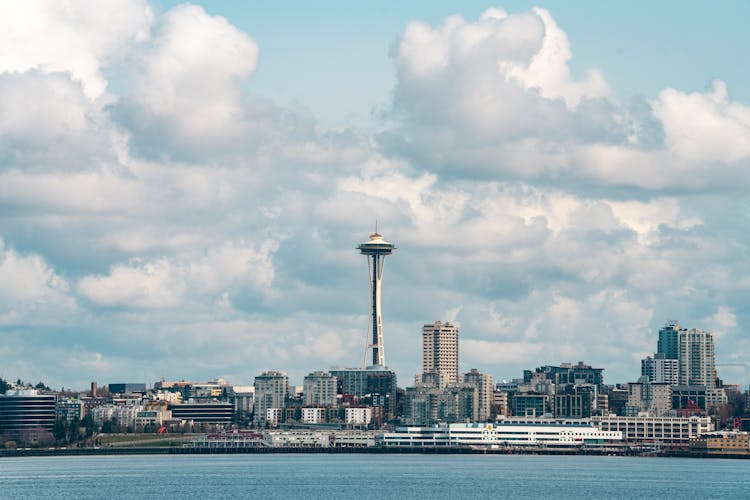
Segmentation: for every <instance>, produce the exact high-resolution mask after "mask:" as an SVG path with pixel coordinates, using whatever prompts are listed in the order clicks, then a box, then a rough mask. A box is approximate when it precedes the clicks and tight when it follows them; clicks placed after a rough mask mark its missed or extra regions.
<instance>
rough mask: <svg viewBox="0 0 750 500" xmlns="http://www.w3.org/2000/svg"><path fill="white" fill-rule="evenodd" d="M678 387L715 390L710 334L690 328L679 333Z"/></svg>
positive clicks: (714, 370) (712, 339) (712, 346)
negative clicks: (698, 387) (701, 387)
mask: <svg viewBox="0 0 750 500" xmlns="http://www.w3.org/2000/svg"><path fill="white" fill-rule="evenodd" d="M678 360H679V377H678V378H679V383H680V385H705V386H706V388H707V389H715V388H716V365H715V364H714V336H713V334H712V333H711V332H706V331H704V330H698V329H696V328H691V329H690V330H682V331H680V335H679V338H678Z"/></svg>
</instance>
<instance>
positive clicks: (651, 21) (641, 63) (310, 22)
mask: <svg viewBox="0 0 750 500" xmlns="http://www.w3.org/2000/svg"><path fill="white" fill-rule="evenodd" d="M178 4H179V2H163V1H161V2H155V3H154V5H155V7H156V8H157V9H158V10H160V11H166V10H168V9H169V8H170V7H172V6H174V5H178ZM201 5H203V6H204V7H205V9H206V11H207V12H209V13H211V14H218V15H221V16H225V17H227V18H228V19H229V20H231V21H232V23H233V24H235V25H236V26H238V27H240V28H241V29H243V30H245V31H246V32H248V33H250V34H252V35H253V37H254V38H255V39H256V40H257V41H258V42H259V43H260V45H261V60H260V64H259V70H258V73H257V75H255V77H254V78H253V81H252V83H251V89H252V91H253V92H255V93H257V94H259V95H264V96H268V97H271V98H273V99H276V100H278V101H279V102H282V103H288V102H297V103H301V104H303V105H305V106H307V107H309V108H310V109H312V110H313V111H314V112H315V113H316V116H317V117H318V118H319V119H320V120H321V121H323V122H325V123H327V124H330V125H332V126H337V125H341V124H346V123H349V122H353V121H355V122H357V125H359V126H372V123H371V120H370V118H371V111H372V108H373V106H375V105H378V104H383V103H384V102H386V101H387V99H388V95H389V90H390V88H391V87H392V86H393V83H394V81H395V75H394V70H393V62H392V60H391V58H390V57H389V47H390V46H391V45H392V44H393V43H394V41H395V40H396V39H397V37H398V35H399V33H400V32H401V31H402V30H403V29H404V27H405V25H406V24H407V23H408V22H409V21H412V20H416V19H419V20H423V21H425V22H428V23H431V24H438V23H440V22H441V21H442V20H443V18H445V17H446V16H449V15H452V14H461V15H463V16H464V17H466V18H467V19H475V18H477V17H478V16H479V15H480V14H481V13H482V12H483V11H484V10H486V9H487V8H488V7H491V6H494V5H496V6H498V7H502V8H504V9H505V10H507V11H508V12H523V11H527V10H529V9H531V8H532V7H534V6H537V5H539V6H542V7H544V8H546V9H548V10H549V11H550V13H551V14H552V15H553V16H554V17H555V19H556V20H557V22H558V23H559V24H560V25H561V26H562V27H563V28H564V29H565V31H566V33H567V35H568V37H569V39H570V42H571V45H572V48H573V58H572V60H571V68H572V70H573V72H574V73H575V74H578V75H580V74H582V73H583V72H584V71H585V70H586V69H587V68H589V67H592V66H594V67H598V68H600V69H602V71H603V72H604V73H605V74H606V75H607V76H608V79H609V81H610V83H611V85H612V86H613V88H614V90H615V91H616V93H617V95H618V96H619V97H620V98H621V99H629V98H630V97H631V96H632V95H634V94H637V95H645V96H654V95H655V94H657V93H658V92H659V91H660V90H661V89H663V88H665V87H669V86H675V87H677V88H679V89H681V90H685V91H693V90H702V89H703V88H704V87H706V86H707V85H709V84H710V82H711V81H712V80H714V79H715V78H721V79H722V80H724V81H726V82H727V84H728V85H729V86H730V88H731V89H732V95H733V96H734V97H736V98H738V99H743V100H745V101H747V99H748V98H750V94H748V92H749V91H748V90H747V89H748V88H750V86H749V85H748V84H747V83H748V81H747V80H748V75H747V71H746V70H745V68H743V65H742V64H741V61H742V60H743V58H744V57H745V54H744V48H745V47H747V46H748V44H750V39H749V38H750V35H749V34H748V32H747V30H746V29H745V24H744V19H746V18H747V16H748V15H750V6H748V4H747V2H743V1H726V2H720V3H716V2H713V3H711V2H700V1H687V2H685V1H663V2H657V3H654V2H616V3H613V2H600V1H585V0H584V1H577V2H569V1H551V2H546V3H543V4H540V3H537V2H525V1H524V2H519V1H514V2H505V3H502V4H491V3H487V2H477V1H467V2H455V1H436V2H406V3H404V2H377V3H362V2H360V3H352V2H343V1H341V2H333V1H326V2H314V3H311V2H299V1H281V2H271V3H268V2H244V3H242V2H239V3H238V2H232V1H210V2H204V3H202V4H201ZM342 66H345V67H348V68H352V69H353V71H349V72H341V71H340V68H341V67H342ZM300 72H302V73H303V74H304V75H305V76H304V78H300V77H299V75H300ZM332 74H335V75H336V76H337V78H336V84H335V85H333V84H332V81H331V78H330V76H331V75H332Z"/></svg>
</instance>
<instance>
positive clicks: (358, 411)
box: [344, 408, 372, 425]
mask: <svg viewBox="0 0 750 500" xmlns="http://www.w3.org/2000/svg"><path fill="white" fill-rule="evenodd" d="M344 419H345V421H346V423H347V425H370V422H372V408H345V409H344Z"/></svg>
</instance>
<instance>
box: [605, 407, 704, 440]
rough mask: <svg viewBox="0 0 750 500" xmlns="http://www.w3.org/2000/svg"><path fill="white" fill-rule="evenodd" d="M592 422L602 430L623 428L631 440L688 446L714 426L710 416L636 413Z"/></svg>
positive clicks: (621, 429)
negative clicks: (692, 440) (632, 415)
mask: <svg viewBox="0 0 750 500" xmlns="http://www.w3.org/2000/svg"><path fill="white" fill-rule="evenodd" d="M591 420H592V422H593V423H594V424H595V425H596V426H597V427H598V428H599V429H600V430H602V431H618V432H622V436H623V440H624V441H625V442H628V443H638V444H644V443H659V444H664V445H667V446H680V447H685V446H688V445H689V444H690V440H691V439H696V438H698V437H699V436H701V435H702V434H706V433H708V432H711V431H713V430H714V427H713V424H712V423H711V419H710V418H708V417H695V416H693V417H652V416H648V415H646V414H643V415H640V416H635V417H622V416H617V415H607V416H603V417H593V418H592V419H591Z"/></svg>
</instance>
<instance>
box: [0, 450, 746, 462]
mask: <svg viewBox="0 0 750 500" xmlns="http://www.w3.org/2000/svg"><path fill="white" fill-rule="evenodd" d="M239 454H373V455H403V454H417V455H549V456H558V455H576V456H618V457H661V458H709V459H711V458H730V459H740V460H741V459H750V453H715V452H711V453H709V452H704V451H700V452H698V451H677V450H675V451H661V452H658V453H657V452H637V451H627V452H625V451H623V450H617V451H615V450H579V449H512V450H508V449H491V448H471V447H446V448H429V447H420V448H417V447H414V448H406V447H404V448H380V447H372V448H322V447H320V448H313V447H310V448H290V447H278V448H271V447H247V448H194V447H185V448H183V447H119V448H118V447H105V448H32V449H12V450H0V459H3V458H19V457H56V456H99V455H239Z"/></svg>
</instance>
